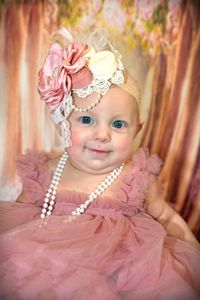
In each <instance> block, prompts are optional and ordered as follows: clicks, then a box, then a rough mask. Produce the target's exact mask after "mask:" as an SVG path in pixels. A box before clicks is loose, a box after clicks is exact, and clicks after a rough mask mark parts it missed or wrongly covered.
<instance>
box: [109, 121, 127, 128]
mask: <svg viewBox="0 0 200 300" xmlns="http://www.w3.org/2000/svg"><path fill="white" fill-rule="evenodd" d="M126 125H127V124H126V122H125V121H122V120H116V121H113V122H112V127H114V128H123V127H126Z"/></svg>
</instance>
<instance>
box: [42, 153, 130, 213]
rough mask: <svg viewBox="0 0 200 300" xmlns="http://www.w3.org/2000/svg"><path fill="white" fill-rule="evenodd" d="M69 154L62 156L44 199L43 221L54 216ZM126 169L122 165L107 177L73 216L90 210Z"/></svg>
mask: <svg viewBox="0 0 200 300" xmlns="http://www.w3.org/2000/svg"><path fill="white" fill-rule="evenodd" d="M68 157H69V156H68V154H67V152H64V154H63V155H62V156H61V158H60V160H59V162H58V165H57V168H56V170H55V172H54V175H53V178H52V181H51V184H50V187H49V189H48V191H47V193H46V195H45V198H44V204H43V208H42V212H41V215H40V218H41V219H44V218H45V217H49V216H50V215H51V214H52V211H53V209H54V205H55V199H56V193H57V188H58V184H59V181H60V178H61V175H62V173H63V170H64V167H65V164H66V162H67V160H68ZM123 168H124V163H122V164H121V166H120V167H118V168H116V169H114V170H113V171H112V172H111V173H110V174H109V175H108V176H107V177H106V179H104V180H103V181H102V182H101V183H100V184H99V185H98V186H97V188H96V189H95V190H94V191H93V192H91V193H90V194H89V197H88V198H87V199H86V201H85V202H84V203H83V204H81V205H80V206H79V207H77V208H76V209H75V210H74V211H72V215H73V216H76V215H80V214H82V213H84V211H85V210H86V209H87V208H88V206H89V205H90V204H91V203H92V202H93V201H94V200H95V199H96V198H97V197H99V196H100V195H101V194H102V193H103V192H104V191H105V190H106V189H107V188H108V187H109V186H110V185H111V184H112V183H113V181H115V180H116V179H117V178H118V176H119V175H120V173H121V172H122V170H123Z"/></svg>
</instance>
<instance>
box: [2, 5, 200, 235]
mask: <svg viewBox="0 0 200 300" xmlns="http://www.w3.org/2000/svg"><path fill="white" fill-rule="evenodd" d="M199 10H200V8H199V3H198V1H197V0H196V1H187V0H182V1H181V0H168V1H167V0H154V1H150V0H135V1H132V0H124V1H121V0H112V1H110V0H91V1H89V0H88V1H86V0H76V1H62V0H57V1H56V0H54V1H53V0H51V1H50V0H43V1H20V0H19V1H2V0H1V1H0V37H1V47H0V77H1V89H0V124H1V126H0V135H1V139H0V143H1V151H0V170H1V193H0V197H1V199H3V200H14V199H15V197H16V195H17V194H18V193H19V192H20V189H21V185H20V182H19V179H18V177H17V176H16V171H15V159H16V156H17V155H19V154H20V153H22V152H24V151H25V150H26V149H27V148H33V149H38V150H46V151H54V152H55V153H57V152H60V151H62V148H63V145H62V141H61V140H60V138H59V136H58V134H57V133H56V131H55V129H54V127H53V125H52V124H51V121H50V120H49V117H48V110H47V108H46V107H45V105H44V103H43V102H42V101H40V99H39V96H38V93H37V80H38V70H39V69H40V67H41V64H42V62H43V59H44V57H45V56H46V54H47V49H48V46H49V45H50V43H51V42H52V40H53V38H54V35H53V33H55V31H56V30H58V29H59V28H61V27H63V26H64V27H66V28H67V29H68V30H69V32H71V33H72V34H73V35H74V36H75V37H79V38H82V37H83V36H87V35H88V34H89V33H90V32H92V31H94V30H96V29H99V28H104V29H105V30H106V31H107V32H109V34H110V36H111V38H112V40H113V43H114V45H115V47H116V48H118V50H119V51H120V52H121V53H122V54H123V56H124V57H125V64H126V65H127V66H128V68H129V70H130V72H131V73H132V74H133V75H134V76H135V77H137V79H138V81H139V83H140V86H141V92H142V104H141V119H142V120H143V121H144V122H145V126H144V128H143V131H142V132H141V133H140V135H139V136H138V138H137V140H136V142H135V145H134V147H135V148H137V147H138V146H139V145H142V146H145V147H149V149H150V152H152V153H154V152H157V153H158V154H159V155H160V157H161V158H162V159H163V162H164V164H163V169H162V172H161V174H160V180H161V182H162V184H163V192H164V195H165V199H166V201H168V202H170V203H171V205H172V206H174V208H175V209H176V210H177V211H178V212H179V213H181V214H182V216H183V217H184V218H185V220H186V221H187V222H188V224H189V226H190V227H191V229H192V230H193V232H194V233H195V234H196V235H197V236H198V235H200V222H199V221H200V189H199V186H200V168H199V164H200V159H199V157H200V155H199V138H200V134H199V120H200V101H199V100H200V99H199V98H200V89H199V82H200V55H199V54H200V26H199V25H200V24H199V23H200V11H199Z"/></svg>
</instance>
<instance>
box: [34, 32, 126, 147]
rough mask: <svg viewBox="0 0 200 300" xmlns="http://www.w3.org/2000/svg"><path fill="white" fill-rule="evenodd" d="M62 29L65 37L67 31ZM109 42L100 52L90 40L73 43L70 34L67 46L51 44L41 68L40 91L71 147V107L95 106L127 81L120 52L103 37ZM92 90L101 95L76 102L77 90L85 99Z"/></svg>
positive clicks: (106, 41) (86, 109) (66, 143)
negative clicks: (114, 86) (86, 102)
mask: <svg viewBox="0 0 200 300" xmlns="http://www.w3.org/2000/svg"><path fill="white" fill-rule="evenodd" d="M63 32H64V35H65V36H66V33H68V32H67V31H66V30H63ZM67 37H69V35H68V34H67ZM106 43H107V49H103V50H102V51H99V49H98V50H97V49H95V47H93V46H92V45H91V44H89V43H88V44H85V43H77V42H73V41H72V37H71V35H70V44H68V45H67V46H66V47H61V46H60V45H59V44H58V43H54V44H53V45H52V46H51V47H50V49H49V52H48V55H47V57H46V59H45V61H44V64H43V67H42V69H41V70H40V71H39V83H38V91H39V94H40V96H41V99H42V100H44V101H45V102H46V103H47V104H48V106H49V107H50V109H51V118H52V120H53V122H54V123H55V124H60V126H61V130H62V135H63V137H64V139H65V147H69V146H71V139H70V125H69V122H68V117H69V115H70V113H71V112H72V110H76V111H88V110H90V109H93V108H94V107H95V106H96V105H97V104H98V103H99V102H100V99H101V97H102V96H103V95H105V93H106V92H107V91H108V90H109V89H110V87H111V85H112V84H117V85H123V84H124V82H125V77H124V66H123V63H122V61H121V55H120V53H119V52H118V51H117V50H116V49H115V48H114V47H113V46H112V44H111V43H110V42H109V41H108V40H107V39H105V37H104V44H106ZM93 92H96V93H97V94H98V95H99V96H98V99H97V101H96V102H94V103H93V104H92V105H90V106H88V107H84V108H79V107H76V106H75V104H74V103H73V94H74V93H75V94H77V95H78V96H79V97H81V98H86V97H87V96H88V95H90V94H92V93H93Z"/></svg>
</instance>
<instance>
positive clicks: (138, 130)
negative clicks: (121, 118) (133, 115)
mask: <svg viewBox="0 0 200 300" xmlns="http://www.w3.org/2000/svg"><path fill="white" fill-rule="evenodd" d="M143 125H144V122H140V123H138V125H137V133H138V132H140V130H141V129H142V127H143Z"/></svg>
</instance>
